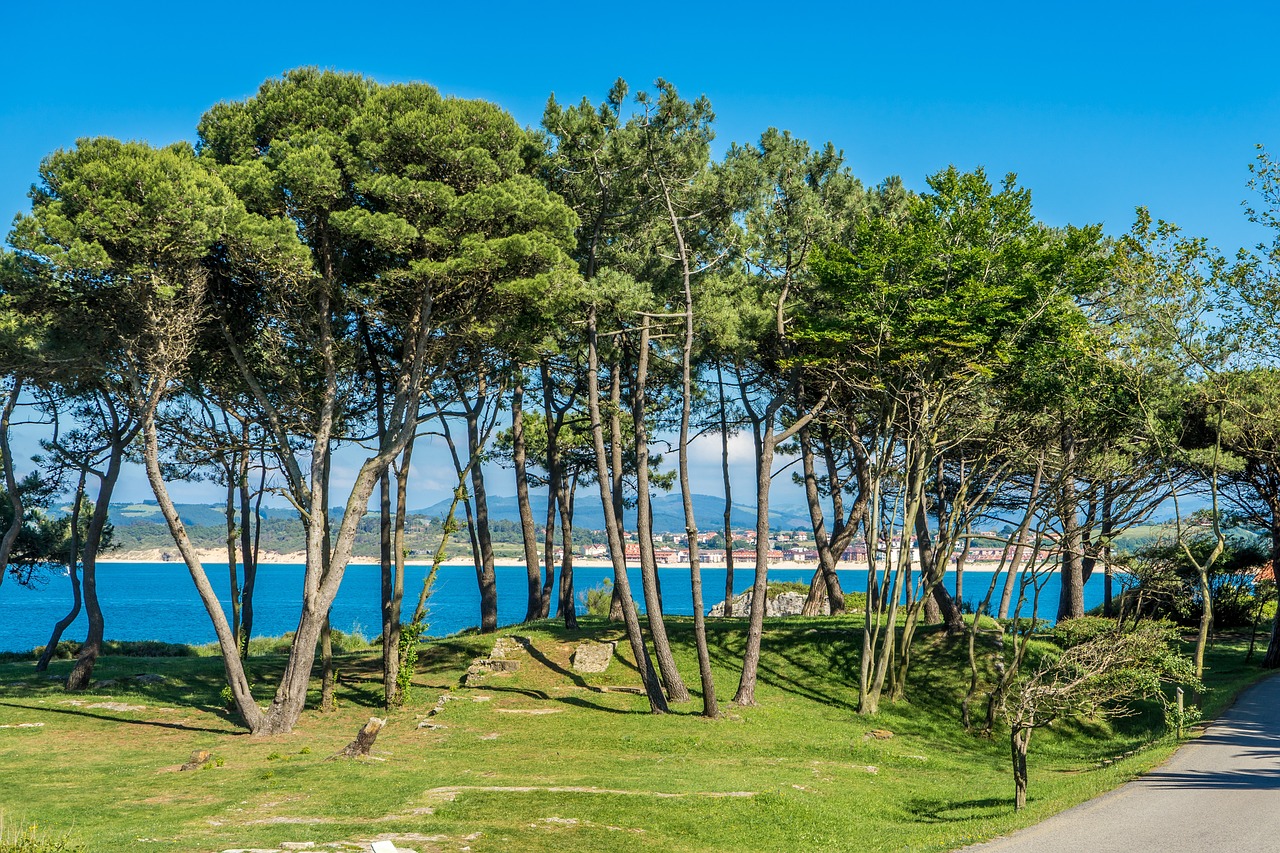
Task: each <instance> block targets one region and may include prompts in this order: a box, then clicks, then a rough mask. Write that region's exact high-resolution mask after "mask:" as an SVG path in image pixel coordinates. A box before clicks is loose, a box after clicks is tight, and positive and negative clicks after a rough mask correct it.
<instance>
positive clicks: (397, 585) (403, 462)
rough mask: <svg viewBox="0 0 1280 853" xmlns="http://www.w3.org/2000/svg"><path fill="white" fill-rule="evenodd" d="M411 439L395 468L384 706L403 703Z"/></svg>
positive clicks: (411, 462)
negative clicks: (402, 650) (388, 682)
mask: <svg viewBox="0 0 1280 853" xmlns="http://www.w3.org/2000/svg"><path fill="white" fill-rule="evenodd" d="M413 444H414V439H413V438H410V439H409V443H408V444H406V445H405V446H404V452H403V453H402V454H401V455H400V470H399V471H397V472H396V514H395V530H394V531H393V533H394V536H395V573H394V575H393V576H392V579H391V613H390V619H388V626H387V630H386V631H384V633H383V635H382V665H383V667H384V668H385V669H386V670H387V671H388V672H391V673H393V675H392V676H391V689H390V691H389V692H388V693H387V694H386V699H387V707H389V708H392V707H399V706H400V705H403V704H404V695H403V693H402V692H401V690H400V620H401V616H400V612H401V610H402V609H403V607H404V561H405V556H406V553H405V552H406V551H407V549H408V545H407V544H406V542H405V523H406V521H407V517H408V506H409V473H410V471H411V470H412V464H413Z"/></svg>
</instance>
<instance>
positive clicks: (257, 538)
mask: <svg viewBox="0 0 1280 853" xmlns="http://www.w3.org/2000/svg"><path fill="white" fill-rule="evenodd" d="M242 436H243V438H244V447H245V454H244V456H242V457H241V458H240V558H241V560H242V561H243V563H244V585H243V587H242V589H241V591H240V633H239V634H238V635H237V636H238V638H239V639H238V640H237V644H238V646H239V649H240V656H241V657H242V658H247V657H248V656H249V640H250V638H251V637H253V591H254V588H255V587H256V585H257V582H258V549H259V546H260V545H261V538H262V520H261V519H262V513H261V510H262V495H263V493H264V492H265V491H266V485H267V483H266V480H267V466H266V465H265V464H264V465H263V466H262V479H261V480H260V481H259V483H258V495H257V500H256V503H252V504H251V502H250V500H249V451H248V447H249V426H248V421H247V420H246V421H245V426H244V430H243V432H242Z"/></svg>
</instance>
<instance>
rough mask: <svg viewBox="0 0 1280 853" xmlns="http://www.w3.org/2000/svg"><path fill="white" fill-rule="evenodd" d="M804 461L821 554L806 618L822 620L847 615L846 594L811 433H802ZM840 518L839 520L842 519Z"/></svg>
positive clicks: (808, 499) (807, 497)
mask: <svg viewBox="0 0 1280 853" xmlns="http://www.w3.org/2000/svg"><path fill="white" fill-rule="evenodd" d="M800 461H801V465H802V468H803V471H804V496H805V503H806V504H808V507H809V523H810V525H812V527H813V539H814V542H815V543H816V545H817V551H818V569H817V571H816V572H814V575H813V580H812V582H810V584H809V597H808V598H806V599H805V603H804V609H803V611H802V613H803V615H805V616H819V615H822V614H823V613H830V614H831V615H833V616H835V615H839V614H841V613H844V590H843V589H841V588H840V578H839V575H837V574H836V555H835V554H834V553H832V550H831V540H830V539H829V538H828V536H827V522H826V518H825V514H824V513H823V510H822V496H821V494H820V493H819V491H818V475H817V471H816V469H815V466H814V461H813V444H812V443H811V442H810V441H809V430H808V429H802V430H800ZM839 506H840V505H839V503H837V504H836V507H837V509H836V512H837V513H838V512H839V511H840V510H839ZM836 517H837V518H839V516H838V515H837V516H836ZM824 604H825V607H824Z"/></svg>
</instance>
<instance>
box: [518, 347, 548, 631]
mask: <svg viewBox="0 0 1280 853" xmlns="http://www.w3.org/2000/svg"><path fill="white" fill-rule="evenodd" d="M511 457H512V461H513V462H514V463H515V468H516V506H517V507H518V508H519V511H520V541H521V542H522V543H523V544H524V567H525V575H526V577H527V578H528V592H527V595H528V600H527V602H526V604H525V610H524V621H526V622H532V621H533V620H534V619H540V618H541V617H542V569H541V566H540V564H539V562H538V531H537V528H536V527H535V526H534V523H533V507H532V506H531V505H530V504H529V475H528V473H527V471H526V460H527V458H528V452H527V451H526V449H525V444H524V368H522V367H520V368H517V370H516V380H515V387H513V388H512V389H511Z"/></svg>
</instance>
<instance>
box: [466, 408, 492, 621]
mask: <svg viewBox="0 0 1280 853" xmlns="http://www.w3.org/2000/svg"><path fill="white" fill-rule="evenodd" d="M483 393H484V392H483V390H482V391H481V394H482V395H483ZM480 405H481V404H480V403H479V401H477V406H476V408H475V409H472V410H471V411H469V412H468V413H467V445H468V448H467V449H468V451H469V452H470V454H471V456H472V457H475V456H478V455H479V454H480V453H481V451H482V450H483V449H484V448H482V447H481V446H480V424H479V420H478V418H479V408H480ZM471 496H472V499H473V500H474V501H475V510H476V538H477V540H478V542H479V545H480V558H479V564H478V565H479V572H478V575H477V580H478V581H479V583H480V632H481V633H482V634H487V633H490V632H492V631H496V630H498V585H497V578H496V576H495V574H494V569H493V538H492V536H491V535H490V531H489V497H488V494H487V492H486V491H485V485H484V470H483V466H481V465H472V466H471Z"/></svg>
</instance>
